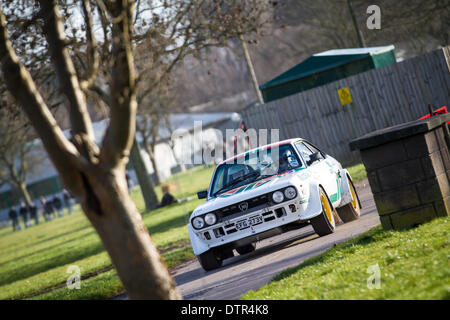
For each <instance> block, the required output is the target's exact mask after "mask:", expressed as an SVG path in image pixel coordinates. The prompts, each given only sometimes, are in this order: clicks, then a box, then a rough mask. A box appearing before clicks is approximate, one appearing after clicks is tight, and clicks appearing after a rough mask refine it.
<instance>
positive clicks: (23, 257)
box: [0, 228, 95, 274]
mask: <svg viewBox="0 0 450 320" xmlns="http://www.w3.org/2000/svg"><path fill="white" fill-rule="evenodd" d="M84 229H86V228H80V229H77V230H73V231H71V232H68V233H64V234H60V235H58V236H55V237H51V238H48V239H47V240H42V241H39V242H37V243H36V244H33V245H32V246H35V245H37V244H38V243H39V244H40V243H43V242H46V241H52V240H55V239H57V238H60V237H63V236H68V235H70V234H73V233H76V232H80V231H82V230H84ZM94 232H95V230H94V229H92V230H90V232H88V233H85V234H82V235H78V236H76V237H74V238H70V239H66V240H65V241H64V242H61V243H57V244H54V245H53V246H50V247H45V248H42V249H39V250H36V251H33V252H30V253H28V254H24V255H22V256H19V257H14V258H11V259H9V260H7V261H4V262H2V263H0V270H1V267H2V266H4V265H7V264H8V263H11V262H13V261H17V260H21V259H25V258H27V257H31V256H35V255H38V254H41V253H42V252H45V251H49V250H54V249H55V248H56V247H59V246H62V245H65V244H67V243H70V242H72V241H74V240H78V239H83V238H85V237H87V236H90V235H91V234H92V233H94ZM0 274H1V272H0Z"/></svg>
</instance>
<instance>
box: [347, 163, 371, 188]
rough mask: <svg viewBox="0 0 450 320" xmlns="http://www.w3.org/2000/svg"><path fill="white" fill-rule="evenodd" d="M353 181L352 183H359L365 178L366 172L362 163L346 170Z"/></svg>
mask: <svg viewBox="0 0 450 320" xmlns="http://www.w3.org/2000/svg"><path fill="white" fill-rule="evenodd" d="M346 169H347V170H348V173H350V176H351V177H352V179H353V182H354V183H356V182H359V181H362V180H364V179H365V178H367V172H366V169H365V168H364V165H363V164H362V163H359V164H356V165H354V166H351V167H348V168H346Z"/></svg>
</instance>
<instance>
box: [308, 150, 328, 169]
mask: <svg viewBox="0 0 450 320" xmlns="http://www.w3.org/2000/svg"><path fill="white" fill-rule="evenodd" d="M321 159H325V158H324V157H323V155H322V154H321V153H320V152H315V153H313V154H312V155H310V156H309V160H308V161H307V162H306V164H307V165H308V166H310V165H312V164H313V163H314V162H316V161H319V160H321Z"/></svg>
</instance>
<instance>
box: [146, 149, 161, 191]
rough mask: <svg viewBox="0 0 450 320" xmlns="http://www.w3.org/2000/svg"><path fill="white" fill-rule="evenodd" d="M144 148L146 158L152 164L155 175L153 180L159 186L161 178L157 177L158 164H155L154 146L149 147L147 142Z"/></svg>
mask: <svg viewBox="0 0 450 320" xmlns="http://www.w3.org/2000/svg"><path fill="white" fill-rule="evenodd" d="M144 148H145V151H147V153H148V156H149V158H150V161H151V162H152V166H153V172H154V173H155V180H156V183H155V184H156V185H157V186H159V185H160V184H161V178H160V177H159V167H158V163H157V162H156V157H155V151H154V150H155V146H154V145H149V144H148V142H144Z"/></svg>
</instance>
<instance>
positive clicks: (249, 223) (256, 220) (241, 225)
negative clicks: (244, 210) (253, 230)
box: [235, 216, 263, 230]
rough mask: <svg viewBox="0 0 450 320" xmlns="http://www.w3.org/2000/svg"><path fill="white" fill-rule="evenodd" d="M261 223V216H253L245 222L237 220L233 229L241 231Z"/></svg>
mask: <svg viewBox="0 0 450 320" xmlns="http://www.w3.org/2000/svg"><path fill="white" fill-rule="evenodd" d="M262 222H263V220H262V217H261V216H254V217H250V218H248V219H245V220H239V221H238V222H236V224H235V227H236V229H238V230H241V229H245V228H248V227H250V226H253V225H255V224H259V223H262Z"/></svg>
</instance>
